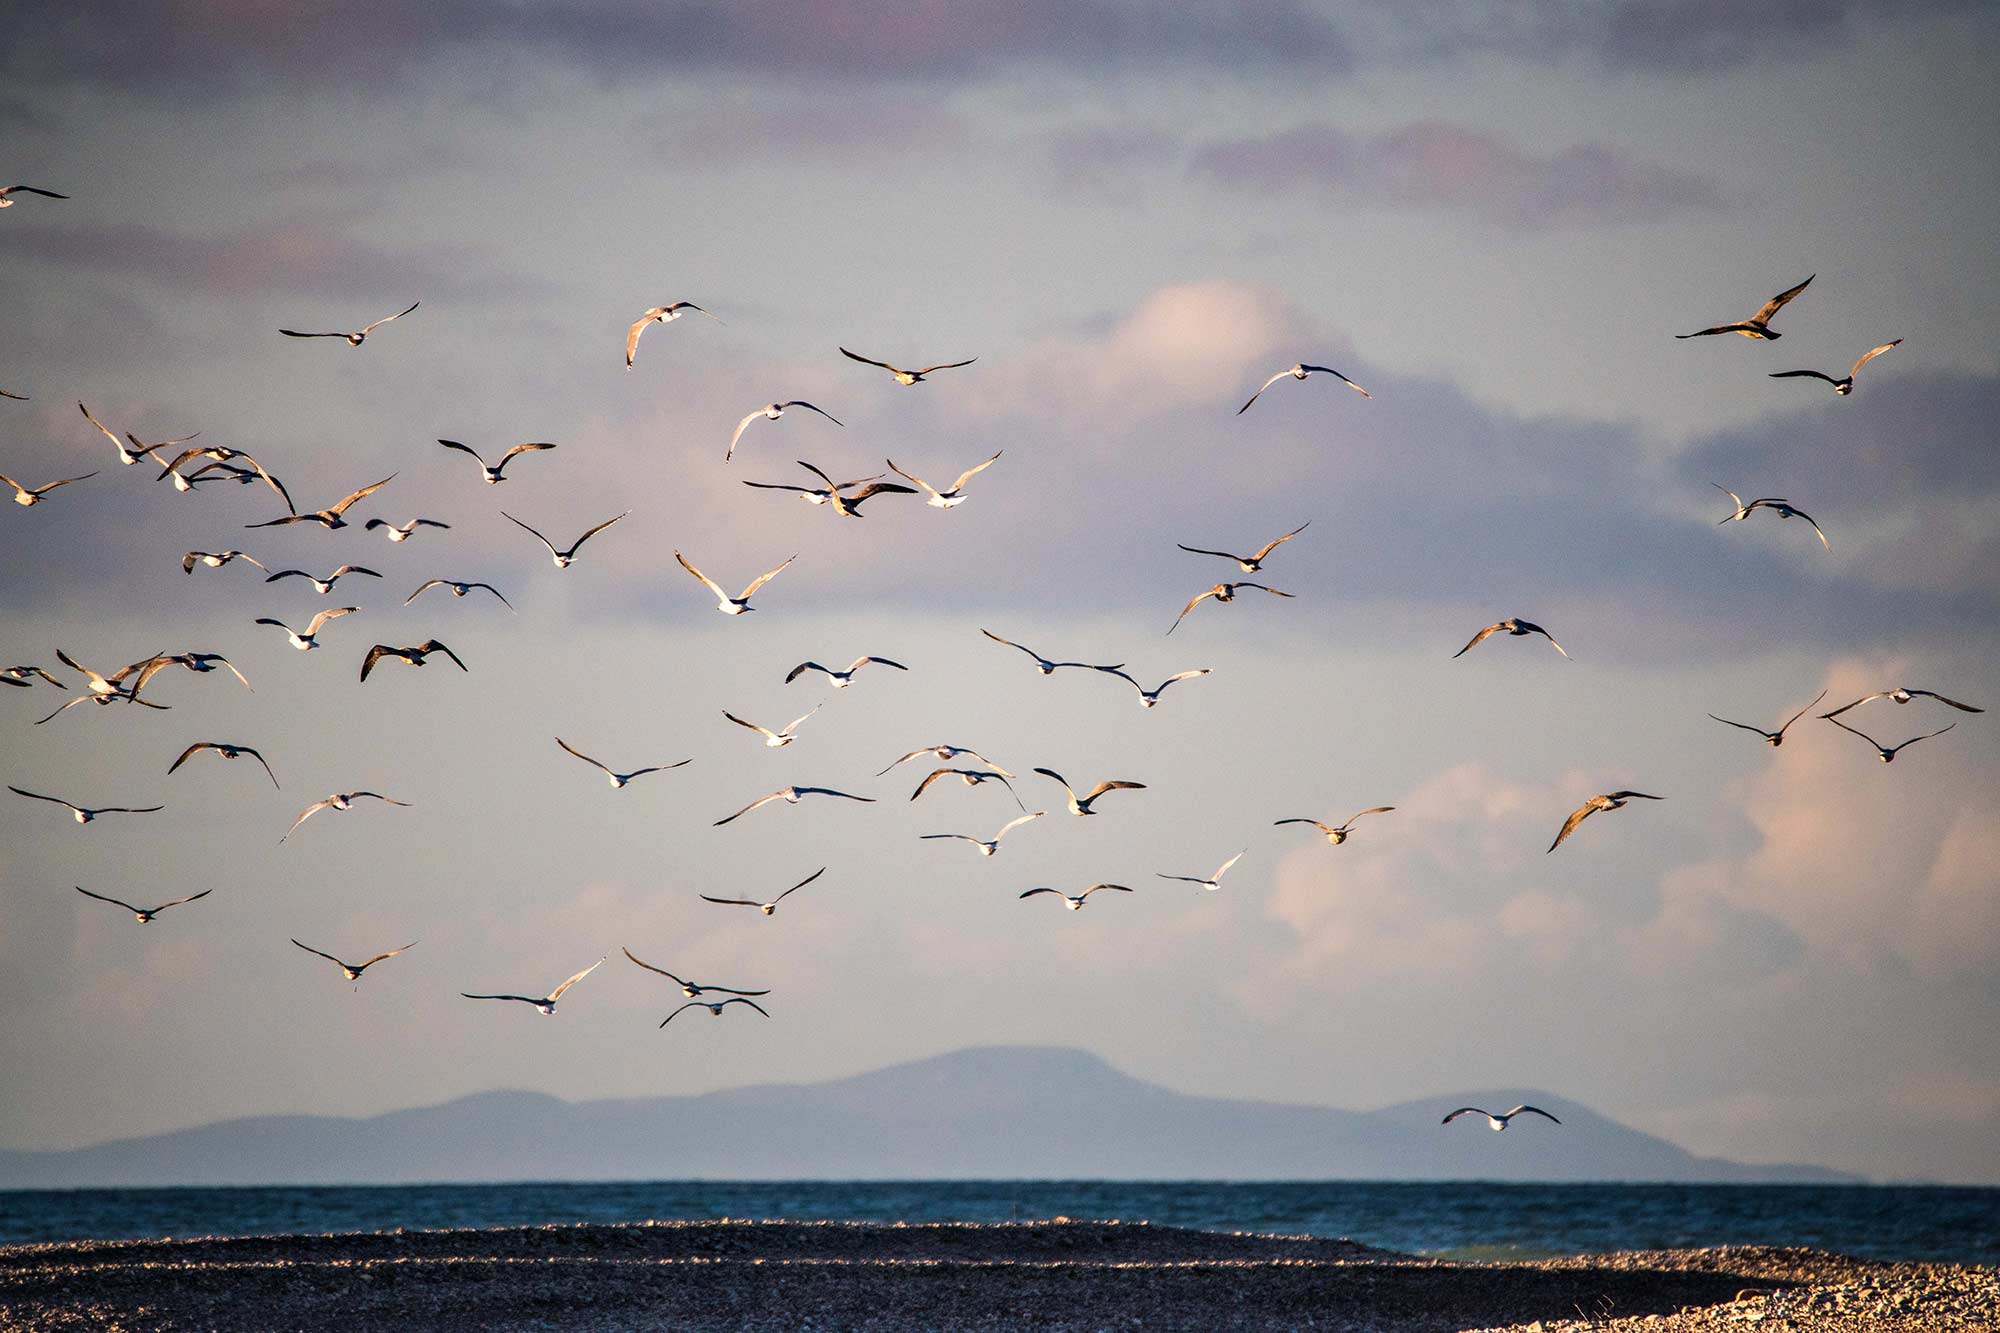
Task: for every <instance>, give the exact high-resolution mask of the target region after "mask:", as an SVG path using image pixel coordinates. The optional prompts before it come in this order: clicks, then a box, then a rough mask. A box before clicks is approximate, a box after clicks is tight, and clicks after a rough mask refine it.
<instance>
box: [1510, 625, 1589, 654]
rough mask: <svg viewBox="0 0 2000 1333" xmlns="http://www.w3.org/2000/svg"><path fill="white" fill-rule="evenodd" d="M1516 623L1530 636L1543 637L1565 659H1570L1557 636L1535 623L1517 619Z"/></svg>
mask: <svg viewBox="0 0 2000 1333" xmlns="http://www.w3.org/2000/svg"><path fill="white" fill-rule="evenodd" d="M1514 623H1515V624H1517V625H1519V626H1520V627H1521V628H1522V629H1524V630H1526V631H1528V633H1530V634H1539V635H1541V636H1542V637H1543V638H1545V639H1547V640H1548V641H1549V643H1550V644H1551V645H1553V646H1554V648H1555V650H1556V651H1557V652H1559V653H1562V655H1563V656H1564V657H1569V654H1568V653H1564V652H1563V646H1562V645H1561V644H1559V643H1557V642H1556V636H1555V635H1553V634H1551V633H1549V632H1548V631H1547V630H1545V629H1543V628H1542V627H1541V626H1540V625H1537V624H1536V623H1535V622H1534V621H1532V620H1520V619H1516V620H1515V621H1514ZM1570 660H1572V661H1574V660H1575V659H1574V658H1571V659H1570Z"/></svg>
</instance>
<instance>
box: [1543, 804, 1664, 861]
mask: <svg viewBox="0 0 2000 1333" xmlns="http://www.w3.org/2000/svg"><path fill="white" fill-rule="evenodd" d="M1634 799H1636V800H1641V801H1664V800H1666V799H1667V798H1666V797H1664V796H1648V795H1646V793H1645V792H1642V791H1614V792H1607V793H1605V794H1604V795H1602V796H1593V797H1591V798H1590V799H1589V800H1587V801H1585V802H1584V803H1583V804H1582V805H1579V806H1578V807H1577V808H1576V809H1575V810H1573V811H1571V812H1570V816H1569V818H1568V819H1565V820H1564V821H1563V826H1562V832H1560V833H1558V834H1556V840H1555V841H1554V842H1552V843H1550V844H1549V851H1551V852H1552V851H1554V850H1555V849H1556V848H1558V847H1560V846H1562V841H1563V839H1564V838H1567V837H1568V836H1569V835H1570V834H1571V833H1573V832H1575V831H1576V826H1577V825H1578V824H1581V823H1582V822H1583V821H1584V820H1586V819H1588V818H1590V817H1591V816H1592V815H1594V814H1596V813H1597V812H1598V811H1599V810H1619V809H1623V808H1624V806H1625V803H1626V802H1627V801H1630V800H1634Z"/></svg>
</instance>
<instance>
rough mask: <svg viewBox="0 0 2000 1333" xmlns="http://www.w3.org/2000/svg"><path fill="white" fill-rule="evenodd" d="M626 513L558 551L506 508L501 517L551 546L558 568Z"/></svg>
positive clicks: (551, 543) (550, 549) (566, 563)
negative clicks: (567, 547)
mask: <svg viewBox="0 0 2000 1333" xmlns="http://www.w3.org/2000/svg"><path fill="white" fill-rule="evenodd" d="M631 512H632V511H631V510H629V509H628V510H626V511H625V514H629V513H631ZM625 514H620V515H618V518H607V519H605V520H604V521H603V522H602V523H599V524H598V525H597V526H596V527H594V528H592V529H590V530H589V531H588V532H586V533H584V534H583V535H582V536H581V537H578V538H577V539H576V540H575V541H573V542H571V543H570V544H569V549H567V550H563V551H558V550H557V549H556V544H555V543H554V542H552V541H550V540H549V539H548V538H547V537H544V536H543V535H542V534H541V533H539V532H536V531H535V530H534V529H533V528H531V527H529V526H528V525H527V524H526V523H523V522H522V521H521V520H520V519H518V518H515V517H514V516H513V515H512V514H510V513H508V512H507V511H506V510H504V509H503V510H501V511H500V517H502V518H504V519H506V520H507V521H508V522H509V523H512V524H513V525H514V526H515V527H517V528H521V529H523V530H524V531H526V532H527V533H528V534H529V535H530V536H532V537H533V538H534V539H535V540H536V541H538V542H540V543H541V544H542V545H544V546H546V547H548V548H549V556H550V558H551V559H553V560H554V561H555V562H556V568H557V569H568V568H569V564H570V561H572V560H574V559H576V553H577V552H578V551H580V550H582V549H583V544H584V543H585V542H587V541H589V540H590V539H591V538H592V537H595V536H596V535H597V534H598V533H600V532H602V531H604V530H605V529H606V528H608V527H610V526H611V525H612V524H613V523H616V522H617V521H618V519H619V518H624V517H625Z"/></svg>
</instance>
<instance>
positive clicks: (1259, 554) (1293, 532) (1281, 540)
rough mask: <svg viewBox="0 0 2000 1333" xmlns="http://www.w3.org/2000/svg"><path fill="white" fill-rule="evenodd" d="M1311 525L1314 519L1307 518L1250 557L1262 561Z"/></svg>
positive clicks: (1266, 543)
mask: <svg viewBox="0 0 2000 1333" xmlns="http://www.w3.org/2000/svg"><path fill="white" fill-rule="evenodd" d="M1311 526H1312V520H1311V519H1307V520H1306V521H1305V522H1303V523H1301V524H1299V525H1298V526H1297V527H1296V528H1293V529H1292V530H1291V531H1290V532H1288V533H1286V534H1285V535H1284V536H1282V537H1274V538H1272V539H1271V540H1270V541H1268V542H1265V543H1264V544H1263V545H1262V546H1261V547H1259V548H1258V549H1257V554H1255V555H1253V556H1251V557H1250V559H1251V561H1252V562H1253V563H1254V562H1257V561H1261V560H1262V559H1263V558H1264V557H1265V556H1267V555H1269V554H1271V552H1273V551H1275V550H1277V549H1278V548H1279V547H1280V546H1283V545H1284V544H1285V543H1286V542H1288V541H1290V540H1291V539H1292V538H1294V537H1296V536H1298V535H1299V534H1300V533H1301V532H1304V531H1305V530H1306V529H1307V528H1309V527H1311ZM1208 554H1210V555H1213V554H1214V552H1212V551H1211V552H1208Z"/></svg>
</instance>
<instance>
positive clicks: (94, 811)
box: [7, 786, 167, 906]
mask: <svg viewBox="0 0 2000 1333" xmlns="http://www.w3.org/2000/svg"><path fill="white" fill-rule="evenodd" d="M7 790H8V791H11V792H13V793H14V794H15V795H16V796H25V797H27V798H28V799H29V800H31V801H47V802H48V803H49V804H51V805H59V806H61V807H63V809H65V810H67V811H69V812H70V814H71V815H73V816H74V817H75V819H76V822H77V823H79V824H88V823H89V822H90V821H91V820H93V819H95V818H97V817H98V816H99V815H150V814H152V813H153V812H154V811H155V810H164V809H166V808H167V807H165V806H164V805H99V806H87V805H75V804H72V803H71V802H69V801H65V800H64V799H63V798H62V797H60V796H41V795H37V794H36V793H34V792H31V791H23V790H22V789H21V788H19V787H15V786H9V787H8V788H7ZM120 906H123V904H122V903H121V904H120Z"/></svg>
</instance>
